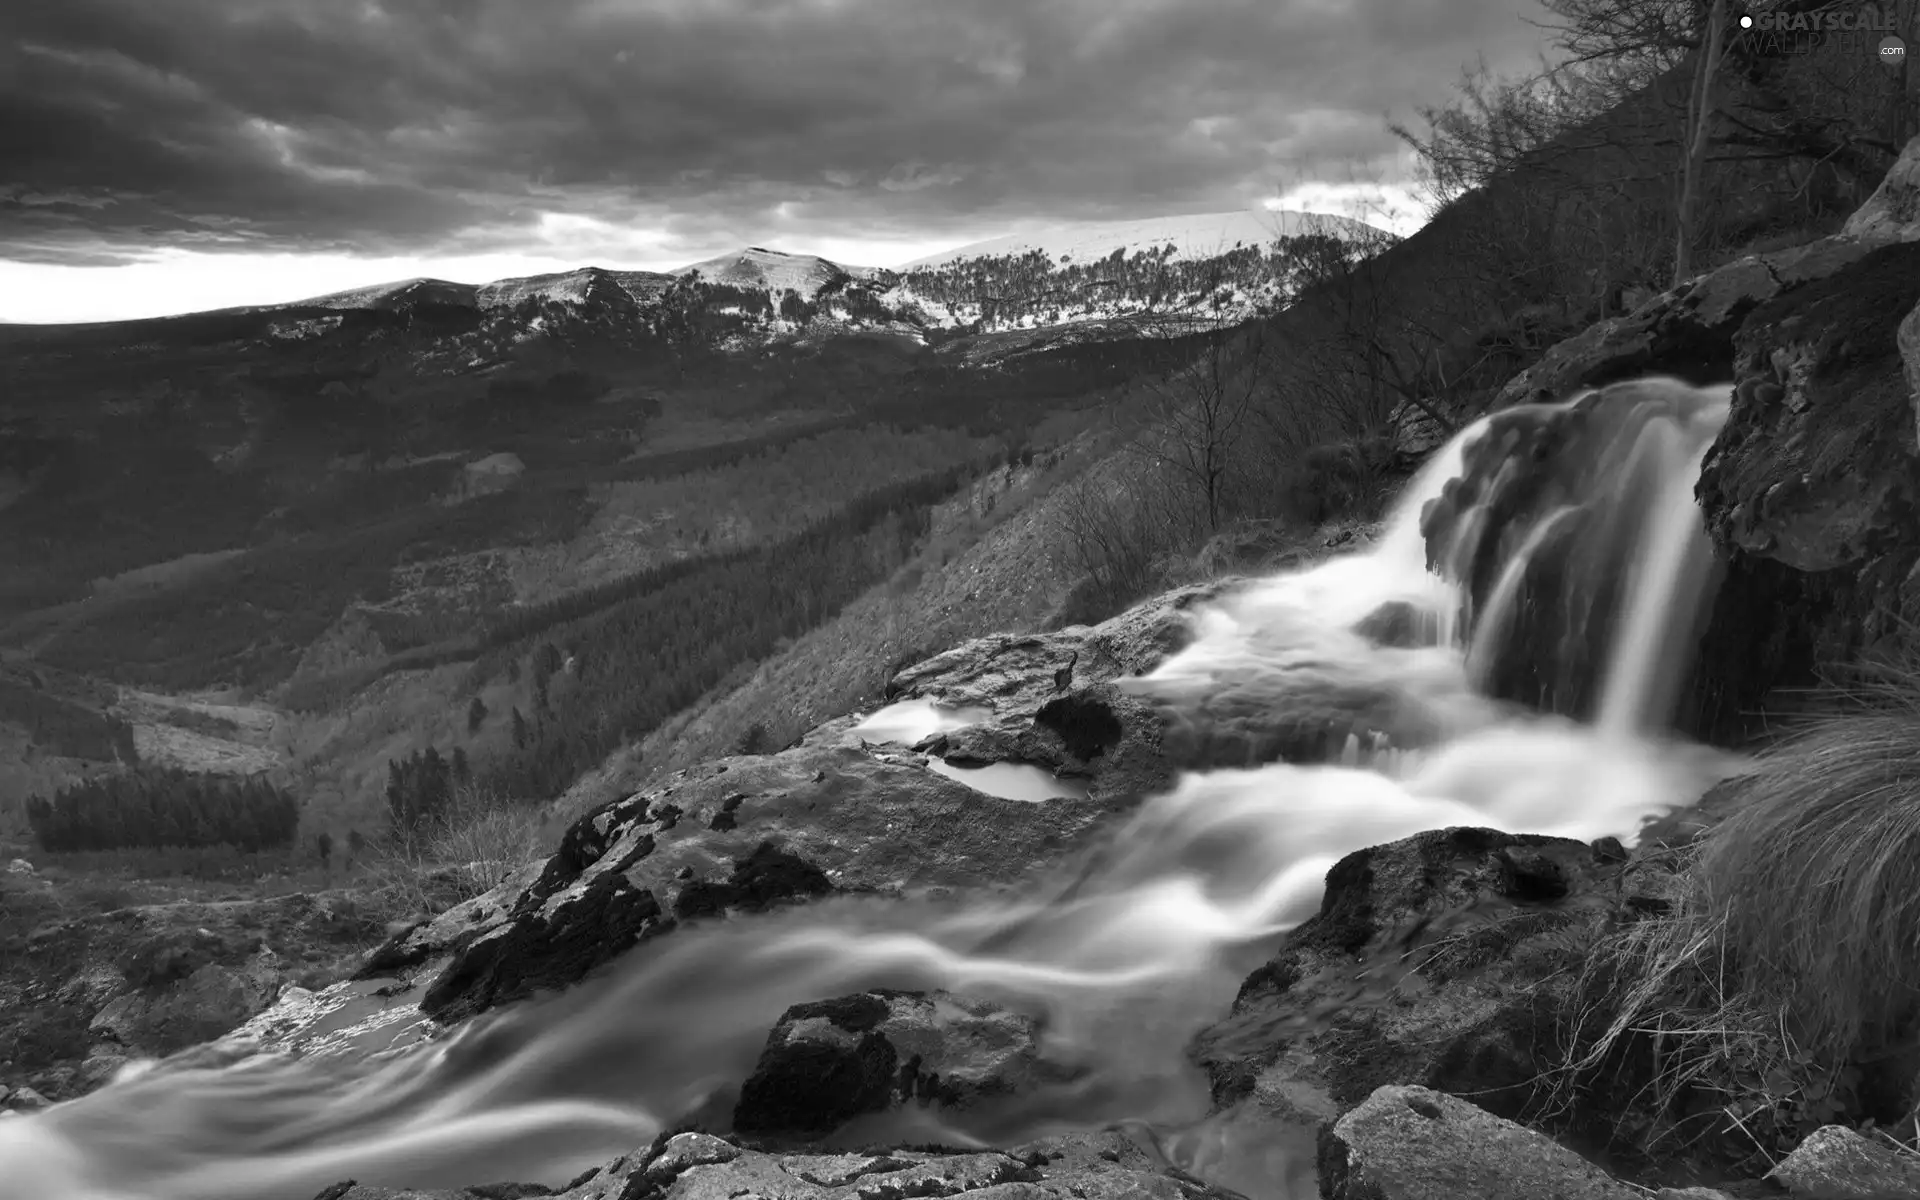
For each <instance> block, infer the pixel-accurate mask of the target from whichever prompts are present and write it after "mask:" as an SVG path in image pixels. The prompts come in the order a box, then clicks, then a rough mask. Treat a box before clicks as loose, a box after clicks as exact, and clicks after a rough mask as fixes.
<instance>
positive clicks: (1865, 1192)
mask: <svg viewBox="0 0 1920 1200" xmlns="http://www.w3.org/2000/svg"><path fill="white" fill-rule="evenodd" d="M1767 1178H1768V1179H1769V1180H1770V1181H1772V1182H1773V1183H1775V1184H1777V1185H1779V1186H1780V1187H1782V1188H1784V1189H1786V1192H1787V1194H1788V1196H1790V1197H1792V1200H1894V1198H1895V1197H1905V1196H1920V1155H1916V1154H1914V1153H1913V1152H1911V1151H1896V1150H1894V1149H1892V1148H1890V1147H1888V1146H1885V1145H1883V1144H1881V1143H1879V1142H1874V1141H1870V1140H1868V1139H1867V1138H1864V1137H1861V1136H1860V1135H1859V1134H1857V1133H1855V1132H1854V1131H1853V1130H1851V1129H1848V1128H1847V1127H1846V1126H1844V1125H1827V1126H1824V1127H1822V1128H1820V1129H1816V1130H1814V1131H1813V1133H1812V1134H1810V1135H1809V1136H1808V1137H1807V1139H1806V1140H1805V1141H1803V1142H1801V1143H1800V1146H1799V1148H1798V1149H1796V1150H1794V1152H1793V1153H1792V1154H1789V1155H1787V1157H1786V1158H1785V1159H1783V1160H1782V1161H1781V1163H1780V1165H1779V1166H1777V1167H1775V1168H1774V1169H1773V1170H1772V1171H1771V1172H1769V1173H1768V1175H1767Z"/></svg>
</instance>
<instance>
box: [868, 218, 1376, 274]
mask: <svg viewBox="0 0 1920 1200" xmlns="http://www.w3.org/2000/svg"><path fill="white" fill-rule="evenodd" d="M1375 232H1377V231H1375V230H1373V227H1372V226H1370V225H1366V224H1365V223H1363V222H1360V221H1355V220H1352V219H1351V218H1348V217H1335V216H1328V215H1326V214H1323V213H1306V212H1277V211H1274V210H1271V209H1265V208H1259V209H1246V210H1243V211H1240V212H1221V213H1195V214H1192V215H1189V216H1183V217H1149V218H1147V219H1145V220H1137V221H1097V222H1092V223H1088V224H1081V225H1068V226H1062V227H1059V228H1056V229H1048V230H1042V231H1039V232H1035V233H1016V234H1009V235H1007V236H1005V237H996V238H988V239H987V240H986V241H983V242H973V243H970V244H968V245H965V246H961V247H959V248H958V249H954V250H947V251H943V252H941V253H939V254H930V255H928V256H927V257H925V258H916V259H914V260H913V261H912V262H910V263H904V264H902V265H901V266H900V267H899V268H897V269H898V270H899V271H900V272H901V273H903V274H908V273H912V272H915V271H932V270H938V269H939V268H941V267H946V266H951V265H954V264H957V263H963V262H970V261H977V260H980V259H991V258H1004V257H1013V258H1018V257H1021V256H1023V255H1026V254H1031V253H1034V252H1036V251H1037V252H1039V253H1041V254H1044V255H1046V256H1047V257H1048V258H1049V259H1051V260H1053V261H1055V262H1067V261H1071V262H1078V263H1088V262H1094V261H1097V260H1099V259H1104V258H1107V257H1109V256H1111V255H1112V254H1113V253H1114V252H1115V251H1124V252H1126V253H1127V254H1128V255H1129V256H1131V255H1134V254H1139V253H1143V252H1156V253H1157V252H1160V251H1161V250H1162V248H1163V247H1168V246H1171V247H1172V248H1173V252H1172V254H1171V256H1170V257H1172V258H1173V259H1175V260H1176V261H1191V260H1195V259H1206V258H1216V257H1219V256H1221V255H1223V254H1226V253H1227V252H1229V251H1231V250H1233V249H1234V248H1235V247H1243V246H1244V247H1256V248H1257V247H1265V246H1269V245H1271V244H1272V243H1273V242H1274V241H1276V240H1277V239H1280V238H1287V237H1301V236H1304V235H1308V234H1322V235H1325V236H1330V237H1348V238H1353V237H1364V236H1369V235H1370V234H1372V233H1375Z"/></svg>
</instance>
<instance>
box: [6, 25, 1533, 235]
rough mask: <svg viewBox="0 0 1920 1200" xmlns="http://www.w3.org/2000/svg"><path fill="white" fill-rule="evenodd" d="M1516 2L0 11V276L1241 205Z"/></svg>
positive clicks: (1377, 125)
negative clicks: (57, 269) (232, 255)
mask: <svg viewBox="0 0 1920 1200" xmlns="http://www.w3.org/2000/svg"><path fill="white" fill-rule="evenodd" d="M1533 7H1534V6H1533V5H1532V4H1531V2H1530V0H1475V2H1474V3H1472V4H1461V3H1457V2H1455V0H1447V2H1446V3H1442V2H1441V0H1356V2H1353V3H1346V2H1343V0H538V2H537V3H534V2H531V0H247V2H246V3H244V4H235V3H231V2H230V0H168V2H167V3H164V4H159V3H154V2H153V0H9V3H7V4H6V5H5V9H6V11H5V12H4V13H3V14H0V258H9V259H13V260H16V261H20V262H39V263H50V264H51V263H58V264H74V265H79V264H106V263H113V262H124V261H128V260H129V259H131V258H134V257H138V256H139V255H140V254H142V253H143V252H147V251H151V250H154V249H159V248H166V249H172V250H221V251H224V250H239V251H246V250H252V251H256V252H265V251H274V252H312V253H325V254H355V255H368V256H380V257H393V256H401V255H408V256H418V255H436V254H441V255H469V256H471V255H485V254H497V253H514V252H525V251H528V250H529V249H534V250H540V249H543V248H544V249H553V248H555V247H562V246H564V247H565V248H566V250H567V252H568V253H573V254H581V253H585V254H589V255H592V254H595V253H596V252H597V253H598V255H599V256H600V257H606V258H621V259H625V260H627V261H633V260H634V259H635V258H636V257H641V258H650V259H653V260H657V261H669V260H675V259H684V258H686V257H687V256H698V255H699V254H701V253H708V252H712V251H713V250H714V249H716V248H724V247H727V246H730V245H736V244H739V243H740V242H743V241H759V242H773V243H777V244H782V245H789V244H793V243H795V242H797V241H807V240H817V239H820V238H837V239H848V238H855V239H862V240H865V241H868V242H873V243H888V242H893V243H899V244H901V245H905V244H907V243H926V242H930V241H937V240H939V239H942V238H947V239H950V240H963V239H964V238H967V237H973V236H986V235H988V234H991V233H998V232H1004V231H1005V227H1006V226H1008V225H1009V224H1012V223H1018V222H1021V221H1031V220H1042V219H1043V220H1046V221H1049V222H1053V221H1065V220H1073V219H1077V218H1081V219H1092V218H1105V217H1134V216H1149V215H1156V214H1161V213H1174V212H1182V211H1205V210H1209V209H1226V208H1234V207H1240V206H1244V205H1248V204H1252V203H1256V202H1257V201H1258V200H1259V199H1260V198H1261V197H1262V196H1268V195H1273V194H1275V193H1276V192H1279V191H1284V190H1285V189H1286V188H1287V187H1288V186H1290V185H1295V184H1299V183H1301V182H1304V181H1307V180H1310V179H1316V178H1318V179H1329V178H1339V177H1342V176H1343V175H1345V174H1346V173H1348V172H1350V171H1351V170H1353V169H1360V170H1363V171H1364V170H1367V169H1369V167H1373V168H1375V169H1377V165H1378V164H1379V163H1381V162H1384V161H1386V160H1387V159H1388V158H1389V157H1390V156H1391V155H1392V152H1393V150H1394V146H1393V143H1392V139H1391V138H1390V136H1389V135H1388V134H1387V132H1386V129H1385V114H1387V113H1389V112H1393V113H1396V114H1405V113H1407V112H1409V111H1410V109H1411V108H1412V106H1414V105H1416V104H1420V103H1431V102H1434V101H1436V100H1439V99H1441V98H1443V97H1444V95H1445V93H1446V90H1447V86H1448V84H1449V82H1450V81H1451V80H1452V79H1453V78H1454V77H1455V76H1456V75H1457V74H1458V72H1459V69H1460V67H1461V65H1462V64H1463V63H1464V62H1465V61H1467V60H1469V59H1471V58H1472V57H1474V55H1476V54H1477V53H1480V52H1482V51H1486V52H1488V53H1489V54H1490V56H1491V57H1494V58H1496V59H1503V60H1516V59H1520V58H1524V57H1525V56H1526V55H1527V54H1528V53H1530V50H1531V47H1532V45H1533V43H1534V40H1535V39H1536V38H1537V36H1538V35H1537V31H1535V30H1534V29H1532V28H1530V27H1529V26H1527V25H1526V24H1524V22H1522V21H1521V19H1520V16H1521V14H1523V13H1526V12H1529V11H1531V10H1532V9H1533Z"/></svg>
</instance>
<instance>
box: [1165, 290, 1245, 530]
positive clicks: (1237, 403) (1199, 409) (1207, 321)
mask: <svg viewBox="0 0 1920 1200" xmlns="http://www.w3.org/2000/svg"><path fill="white" fill-rule="evenodd" d="M1241 315H1242V314H1237V313H1231V312H1216V313H1214V314H1212V315H1210V316H1207V317H1205V318H1202V319H1200V320H1199V321H1197V322H1195V321H1192V320H1186V321H1182V322H1180V325H1175V326H1172V327H1171V328H1169V329H1168V332H1174V331H1176V330H1177V329H1179V328H1180V327H1181V325H1184V326H1185V327H1187V328H1190V329H1191V328H1194V327H1195V326H1196V325H1197V328H1198V337H1199V339H1200V349H1199V353H1197V354H1196V355H1195V356H1194V357H1193V359H1192V360H1191V361H1189V362H1187V363H1186V364H1184V365H1182V366H1180V367H1177V368H1176V369H1174V370H1172V371H1170V372H1167V373H1166V374H1163V375H1148V376H1146V377H1144V378H1143V379H1141V380H1140V387H1141V389H1142V391H1143V393H1144V395H1145V400H1146V404H1145V411H1144V414H1143V415H1144V418H1145V419H1144V421H1143V422H1142V424H1141V427H1140V428H1139V430H1138V432H1137V434H1136V436H1135V438H1134V439H1133V442H1132V446H1131V449H1133V450H1134V451H1135V452H1136V453H1138V454H1140V455H1142V456H1143V457H1145V458H1147V459H1149V460H1151V461H1153V462H1155V463H1158V464H1159V465H1160V466H1162V467H1163V468H1165V469H1167V470H1170V471H1172V472H1174V473H1175V474H1176V475H1177V476H1178V477H1179V478H1180V479H1181V480H1183V481H1184V482H1185V483H1186V485H1187V486H1188V487H1189V488H1190V489H1191V490H1192V491H1193V493H1194V494H1195V495H1196V496H1197V497H1198V500H1199V505H1200V508H1201V511H1202V512H1204V513H1205V517H1206V527H1207V529H1208V530H1209V531H1210V532H1213V533H1218V532H1219V531H1220V527H1221V525H1222V523H1223V522H1224V520H1225V517H1226V511H1225V510H1226V496H1227V490H1228V486H1229V483H1230V479H1231V475H1232V473H1233V471H1234V469H1235V466H1236V465H1237V452H1238V447H1239V445H1240V443H1241V440H1242V437H1243V435H1244V434H1245V433H1246V430H1247V425H1248V422H1249V419H1250V418H1251V415H1252V413H1253V411H1254V409H1255V408H1256V407H1257V406H1258V403H1259V400H1260V397H1261V395H1262V394H1263V392H1264V390H1265V389H1266V388H1267V386H1268V385H1269V383H1270V379H1269V375H1270V373H1271V369H1272V364H1273V351H1272V339H1271V338H1270V336H1269V334H1268V330H1267V326H1266V324H1265V322H1264V320H1258V319H1256V320H1253V321H1251V322H1245V323H1242V322H1241V321H1240V320H1236V317H1239V316H1241ZM1176 320H1177V319H1176Z"/></svg>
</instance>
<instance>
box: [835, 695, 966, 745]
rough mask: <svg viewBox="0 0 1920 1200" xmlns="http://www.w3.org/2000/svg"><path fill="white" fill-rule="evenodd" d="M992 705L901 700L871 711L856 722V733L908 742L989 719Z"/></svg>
mask: <svg viewBox="0 0 1920 1200" xmlns="http://www.w3.org/2000/svg"><path fill="white" fill-rule="evenodd" d="M992 717H993V710H992V709H991V708H980V707H973V708H963V707H959V706H957V705H949V704H941V703H939V702H938V701H934V700H902V701H901V702H900V703H898V704H889V705H888V706H887V707H885V708H883V709H881V710H880V711H879V712H876V713H874V714H873V715H872V716H870V717H868V718H866V719H865V720H863V721H861V722H860V723H859V724H858V725H855V726H854V727H853V728H852V729H851V730H849V731H848V732H849V733H855V734H858V735H860V736H861V737H863V738H866V739H868V740H869V741H875V742H895V743H898V744H899V745H902V746H911V745H913V744H914V743H915V742H918V741H920V740H921V739H922V738H929V737H932V736H933V735H934V734H936V733H952V732H953V731H954V730H956V729H965V728H966V727H967V726H969V725H978V724H979V723H980V722H982V721H987V720H991V719H992Z"/></svg>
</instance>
